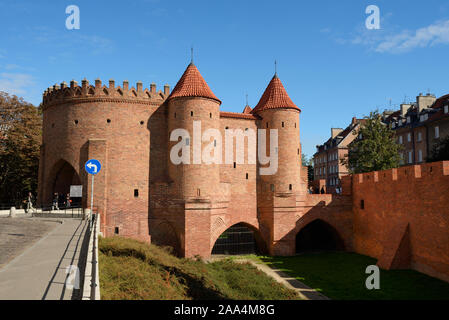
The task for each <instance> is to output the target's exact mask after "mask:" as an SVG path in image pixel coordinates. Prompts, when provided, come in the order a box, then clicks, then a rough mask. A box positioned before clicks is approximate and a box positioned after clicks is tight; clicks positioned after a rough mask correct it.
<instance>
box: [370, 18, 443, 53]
mask: <svg viewBox="0 0 449 320" xmlns="http://www.w3.org/2000/svg"><path fill="white" fill-rule="evenodd" d="M437 44H449V20H445V21H440V22H436V23H434V24H431V25H430V26H427V27H424V28H420V29H418V30H416V31H414V32H410V31H407V30H405V31H402V32H400V33H399V34H396V35H389V36H387V37H385V39H383V40H382V41H380V43H378V44H377V46H376V48H375V51H377V52H390V53H402V52H407V51H410V50H412V49H415V48H425V47H432V46H434V45H437Z"/></svg>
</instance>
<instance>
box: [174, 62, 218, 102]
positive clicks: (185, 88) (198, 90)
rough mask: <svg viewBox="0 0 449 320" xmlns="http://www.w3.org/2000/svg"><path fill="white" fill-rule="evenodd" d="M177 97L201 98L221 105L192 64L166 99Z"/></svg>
mask: <svg viewBox="0 0 449 320" xmlns="http://www.w3.org/2000/svg"><path fill="white" fill-rule="evenodd" d="M177 97H203V98H209V99H213V100H216V101H218V102H219V103H220V104H221V101H220V100H219V99H218V98H217V97H216V96H215V94H214V93H213V92H212V90H211V89H210V88H209V86H208V85H207V83H206V81H204V78H203V77H202V76H201V73H200V72H199V71H198V69H197V68H196V67H195V65H194V64H193V63H191V64H189V66H188V67H187V69H186V71H184V73H183V75H182V77H181V79H179V81H178V83H177V84H176V86H175V88H174V89H173V91H172V92H171V94H170V96H169V97H168V99H171V98H177Z"/></svg>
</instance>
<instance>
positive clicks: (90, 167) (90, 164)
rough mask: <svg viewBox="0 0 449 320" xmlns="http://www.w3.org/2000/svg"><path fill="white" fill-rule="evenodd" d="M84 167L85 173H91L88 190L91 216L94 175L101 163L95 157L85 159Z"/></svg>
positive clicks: (98, 170)
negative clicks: (90, 182)
mask: <svg viewBox="0 0 449 320" xmlns="http://www.w3.org/2000/svg"><path fill="white" fill-rule="evenodd" d="M84 169H86V172H87V173H89V174H91V175H92V190H91V192H90V214H91V216H92V214H93V211H94V180H95V178H94V177H95V175H96V174H97V173H98V172H100V169H101V163H100V161H98V160H96V159H90V160H87V162H86V164H85V165H84ZM83 219H85V216H83Z"/></svg>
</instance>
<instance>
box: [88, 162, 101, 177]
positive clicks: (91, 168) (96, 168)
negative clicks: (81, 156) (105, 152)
mask: <svg viewBox="0 0 449 320" xmlns="http://www.w3.org/2000/svg"><path fill="white" fill-rule="evenodd" d="M84 168H85V169H86V171H87V173H90V174H97V173H98V172H100V169H101V163H100V161H98V160H96V159H90V160H87V162H86V164H85V165H84Z"/></svg>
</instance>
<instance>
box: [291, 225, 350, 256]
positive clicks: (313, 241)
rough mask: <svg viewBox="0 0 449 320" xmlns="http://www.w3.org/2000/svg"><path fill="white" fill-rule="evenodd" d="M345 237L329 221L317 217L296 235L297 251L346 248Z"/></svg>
mask: <svg viewBox="0 0 449 320" xmlns="http://www.w3.org/2000/svg"><path fill="white" fill-rule="evenodd" d="M344 249H345V245H344V242H343V239H342V238H341V236H340V235H339V234H338V232H337V230H336V229H335V228H334V227H333V226H331V225H330V224H328V223H327V222H325V221H323V220H321V219H316V220H314V221H312V222H310V223H309V224H307V225H306V226H305V227H303V228H302V229H301V230H300V231H299V232H298V234H297V235H296V253H302V252H314V251H339V250H344Z"/></svg>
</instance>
